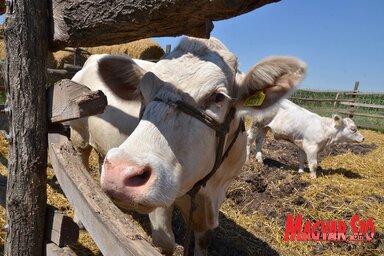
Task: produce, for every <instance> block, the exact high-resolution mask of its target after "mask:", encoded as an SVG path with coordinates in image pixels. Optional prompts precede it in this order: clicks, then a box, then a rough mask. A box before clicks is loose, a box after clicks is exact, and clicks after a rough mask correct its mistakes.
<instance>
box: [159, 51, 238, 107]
mask: <svg viewBox="0 0 384 256" xmlns="http://www.w3.org/2000/svg"><path fill="white" fill-rule="evenodd" d="M151 71H152V72H153V73H155V74H156V76H157V77H158V78H160V79H161V80H162V81H163V82H165V83H167V84H170V85H172V86H174V87H175V88H176V89H177V90H179V91H182V92H184V93H187V94H189V95H190V96H191V97H193V98H194V99H195V100H196V101H198V100H200V99H201V98H203V97H204V96H205V95H206V94H208V93H210V92H213V91H215V90H217V89H218V88H220V87H225V88H227V90H228V89H229V87H232V85H231V84H232V83H233V78H232V77H229V76H228V74H226V73H224V71H223V69H222V67H220V65H217V64H216V63H214V62H209V61H202V60H200V59H198V58H196V57H194V56H188V57H187V58H179V59H173V60H164V61H162V62H160V63H158V65H156V67H155V68H154V69H153V70H151Z"/></svg>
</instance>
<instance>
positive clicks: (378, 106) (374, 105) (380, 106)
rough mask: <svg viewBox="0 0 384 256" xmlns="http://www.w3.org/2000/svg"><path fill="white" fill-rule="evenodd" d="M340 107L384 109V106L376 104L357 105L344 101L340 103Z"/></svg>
mask: <svg viewBox="0 0 384 256" xmlns="http://www.w3.org/2000/svg"><path fill="white" fill-rule="evenodd" d="M339 104H340V105H346V106H355V107H363V108H377V109H384V105H376V104H366V103H356V102H345V101H342V102H340V103H339Z"/></svg>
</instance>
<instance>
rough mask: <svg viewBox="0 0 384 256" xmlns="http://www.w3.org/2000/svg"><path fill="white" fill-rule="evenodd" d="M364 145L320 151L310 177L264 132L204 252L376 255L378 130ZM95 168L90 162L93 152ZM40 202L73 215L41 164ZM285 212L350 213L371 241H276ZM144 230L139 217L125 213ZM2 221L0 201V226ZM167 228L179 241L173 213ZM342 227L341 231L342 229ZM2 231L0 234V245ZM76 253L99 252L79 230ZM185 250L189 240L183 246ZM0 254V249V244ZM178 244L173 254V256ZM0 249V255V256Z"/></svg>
mask: <svg viewBox="0 0 384 256" xmlns="http://www.w3.org/2000/svg"><path fill="white" fill-rule="evenodd" d="M362 133H363V135H364V136H365V138H366V141H365V143H364V144H352V145H337V146H333V147H331V149H330V150H329V151H328V152H325V153H323V154H322V155H321V159H320V162H319V163H320V166H321V167H319V170H318V178H317V179H315V180H313V179H310V178H309V173H308V170H307V173H304V174H299V173H297V169H298V158H297V150H296V148H295V146H294V145H292V144H290V143H288V142H284V141H276V140H274V139H272V138H271V137H267V138H266V140H265V143H264V146H263V152H264V156H265V160H264V165H263V166H262V165H260V164H259V163H257V162H256V160H255V158H254V155H253V156H252V158H251V160H250V161H248V162H247V163H246V164H245V165H244V167H243V172H242V173H241V175H240V176H239V177H238V178H236V180H235V181H234V182H233V183H232V184H231V186H230V187H229V189H228V191H227V199H226V200H225V202H224V204H223V206H222V208H221V211H220V226H219V227H218V228H216V229H215V231H214V234H213V240H212V242H211V244H210V246H209V255H214V256H218V255H229V256H231V255H233V256H235V255H245V256H246V255H249V256H251V255H263V256H264V255H267V256H268V255H384V214H383V212H384V185H383V184H384V134H382V133H377V132H373V131H362ZM0 139H1V138H0ZM0 142H1V144H2V145H3V146H2V147H1V148H0V153H1V156H2V157H1V159H0V160H2V161H1V163H2V165H0V172H1V173H0V174H1V176H0V177H1V179H0V182H3V181H5V179H6V178H5V176H6V169H5V165H6V158H5V157H6V146H4V144H5V141H4V140H3V139H1V141H0ZM93 158H94V159H93V160H92V162H93V163H94V165H93V169H94V171H95V173H97V165H96V163H97V159H96V155H93ZM47 189H48V195H49V199H48V203H50V204H52V205H54V206H56V207H58V208H59V209H61V210H63V211H64V212H65V213H66V214H67V215H69V216H73V210H72V208H71V206H70V205H69V203H68V201H67V200H66V198H65V196H64V195H63V193H62V191H61V189H60V187H59V185H58V184H57V182H56V180H55V177H54V174H53V171H52V169H50V168H49V169H48V188H47ZM288 214H293V215H297V214H301V215H302V216H303V220H310V221H312V222H315V221H318V220H343V221H345V222H348V221H349V220H350V218H351V217H352V216H353V215H355V214H358V215H359V216H360V217H361V219H367V218H368V217H372V218H373V222H374V224H375V231H376V234H375V237H374V239H373V241H372V242H365V243H356V242H355V243H353V242H340V243H335V242H286V241H284V240H283V237H284V232H285V221H286V217H287V215H288ZM133 215H134V218H135V219H137V220H138V221H139V222H140V223H141V224H142V225H143V227H144V228H145V230H146V231H147V232H149V222H148V218H147V217H146V216H142V215H139V214H133ZM4 223H5V209H4V202H2V203H1V205H0V226H4ZM173 228H174V232H175V235H176V241H177V243H178V244H182V243H183V237H184V223H183V220H182V218H181V216H180V213H179V212H178V211H175V216H174V219H173ZM349 231H350V230H347V232H349ZM3 243H4V232H3V231H2V232H1V233H0V244H1V245H0V246H1V247H2V246H3ZM72 248H73V250H75V251H76V253H77V254H78V255H101V253H100V251H99V250H98V248H97V246H96V245H95V244H94V242H93V241H92V239H91V238H90V237H89V235H88V234H87V233H86V232H85V231H82V232H81V235H80V239H79V242H78V243H77V244H76V245H74V246H72ZM191 250H193V243H192V244H191ZM0 251H1V249H0ZM181 251H182V250H181V249H180V248H179V249H178V250H177V251H176V253H175V254H174V255H181ZM0 254H1V253H0Z"/></svg>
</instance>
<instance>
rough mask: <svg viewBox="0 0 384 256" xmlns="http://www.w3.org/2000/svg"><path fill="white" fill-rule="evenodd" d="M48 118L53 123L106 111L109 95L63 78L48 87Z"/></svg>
mask: <svg viewBox="0 0 384 256" xmlns="http://www.w3.org/2000/svg"><path fill="white" fill-rule="evenodd" d="M47 97H48V118H49V120H50V121H51V122H52V123H55V122H64V121H68V120H73V119H76V118H81V117H86V116H90V115H96V114H100V113H103V112H104V109H105V107H106V106H107V104H108V103H107V97H106V96H105V95H104V93H103V92H102V91H91V90H90V89H89V88H88V87H86V86H84V85H81V84H78V83H75V82H73V81H71V80H69V79H63V80H60V81H58V82H57V83H55V85H54V86H52V87H50V88H49V89H48V95H47Z"/></svg>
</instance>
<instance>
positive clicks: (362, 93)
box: [345, 92, 384, 97]
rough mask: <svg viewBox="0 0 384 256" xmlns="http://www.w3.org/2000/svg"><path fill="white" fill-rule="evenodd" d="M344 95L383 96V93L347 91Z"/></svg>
mask: <svg viewBox="0 0 384 256" xmlns="http://www.w3.org/2000/svg"><path fill="white" fill-rule="evenodd" d="M345 95H357V96H382V97H384V93H382V92H348V93H345Z"/></svg>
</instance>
